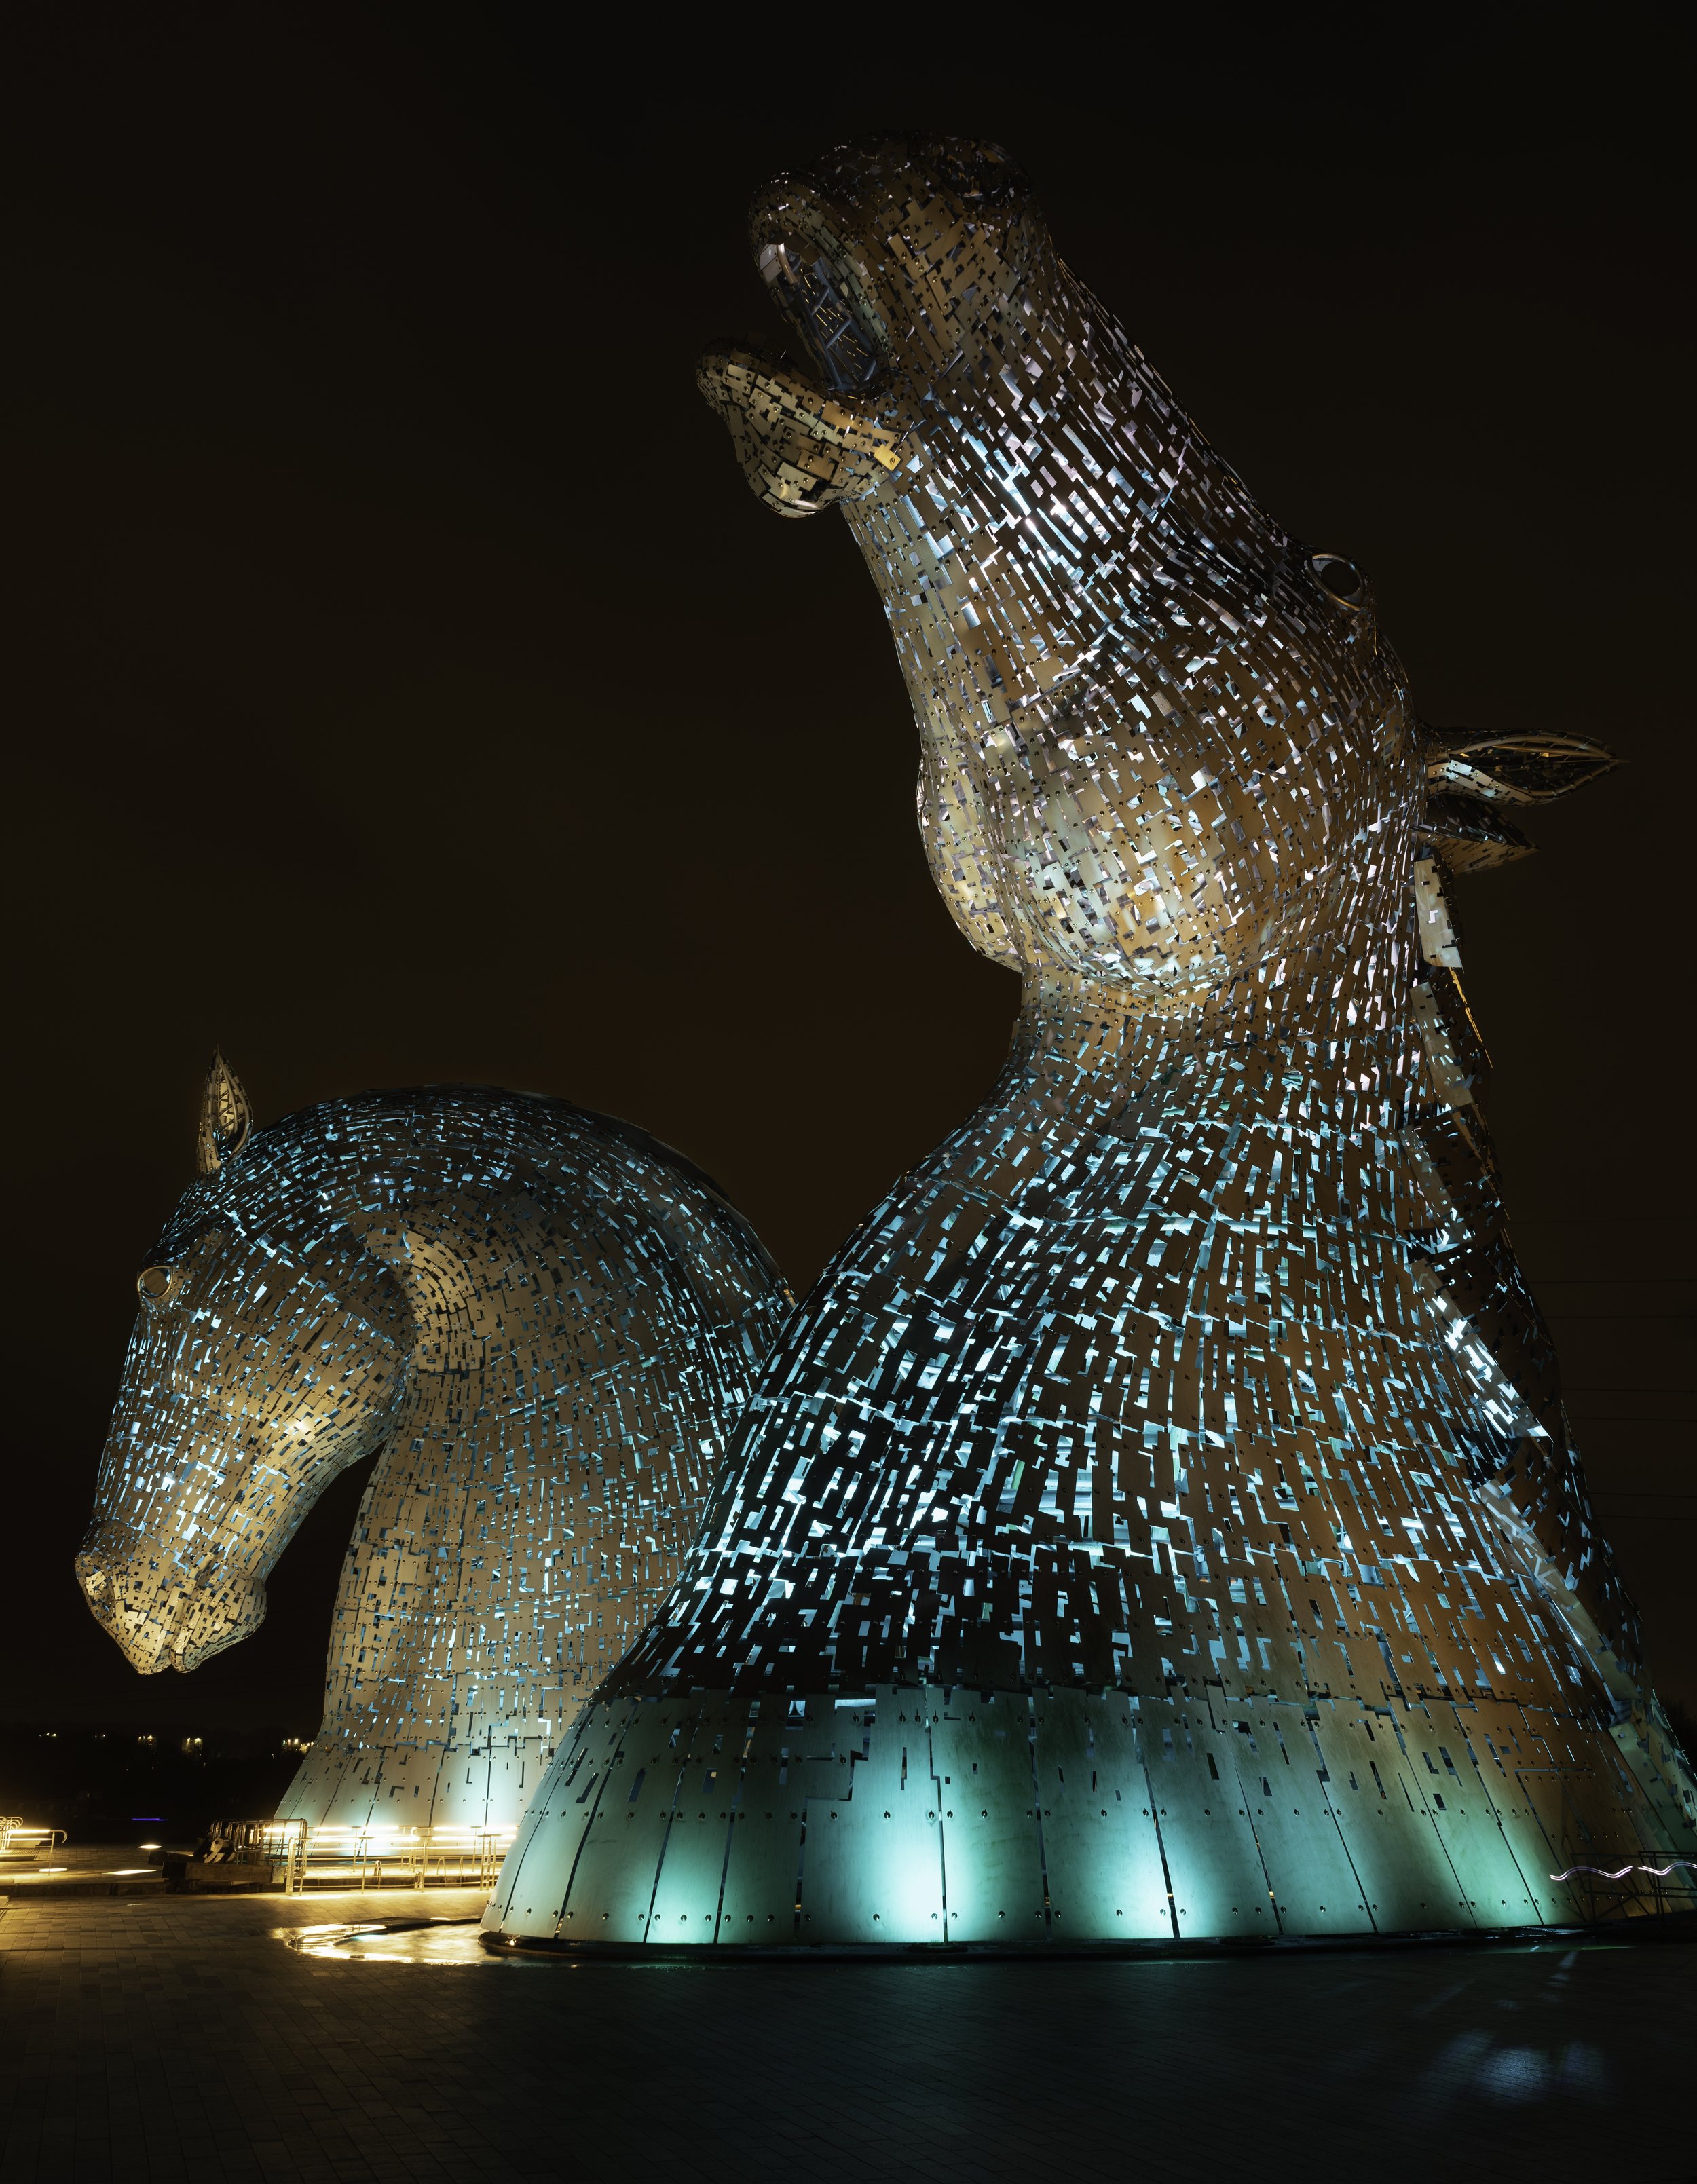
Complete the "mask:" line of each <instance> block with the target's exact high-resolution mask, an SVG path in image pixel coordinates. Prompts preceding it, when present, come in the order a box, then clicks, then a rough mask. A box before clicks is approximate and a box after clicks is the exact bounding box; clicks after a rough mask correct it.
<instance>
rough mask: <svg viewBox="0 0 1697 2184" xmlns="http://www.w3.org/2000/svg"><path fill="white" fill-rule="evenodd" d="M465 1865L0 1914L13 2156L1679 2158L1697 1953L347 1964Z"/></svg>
mask: <svg viewBox="0 0 1697 2184" xmlns="http://www.w3.org/2000/svg"><path fill="white" fill-rule="evenodd" d="M476 1908H477V1898H476V1897H475V1896H473V1895H472V1894H471V1893H470V1892H467V1893H466V1894H463V1895H462V1894H461V1893H459V1892H451V1893H450V1892H447V1891H436V1890H433V1891H432V1892H430V1893H429V1894H428V1895H427V1896H426V1897H418V1896H414V1897H411V1898H410V1901H409V1902H405V1903H401V1902H398V1900H397V1897H396V1896H395V1895H394V1893H386V1894H384V1895H383V1896H382V1897H364V1898H361V1897H354V1896H338V1897H309V1898H307V1899H304V1900H302V1899H299V1898H283V1897H243V1898H238V1899H236V1900H226V1901H221V1902H220V1901H218V1900H215V1899H202V1898H198V1897H179V1896H169V1897H85V1898H70V1899H67V1900H64V1901H59V1902H54V1903H32V1904H25V1903H20V1902H19V1901H18V1900H17V1898H15V1897H14V1900H13V1903H12V1907H11V1908H10V1909H9V1910H8V1911H7V1912H6V1913H5V1914H4V1915H3V1916H0V2179H3V2180H4V2184H25V2180H29V2181H30V2184H34V2181H35V2180H37V2179H40V2180H43V2184H47V2180H51V2184H59V2180H61V2179H64V2180H75V2184H82V2180H89V2184H93V2180H104V2179H107V2178H114V2179H116V2178H123V2179H126V2180H128V2179H137V2180H147V2184H152V2180H155V2179H160V2180H163V2179H170V2180H179V2179H181V2180H185V2184H187V2180H200V2179H205V2180H209V2184H210V2180H220V2184H221V2180H222V2179H224V2178H226V2177H239V2178H250V2177H251V2178H255V2179H263V2180H265V2184H271V2180H294V2179H308V2178H310V2179H320V2178H324V2179H329V2178H335V2179H348V2180H360V2184H365V2180H376V2179H388V2178H406V2179H423V2180H428V2181H429V2184H437V2180H444V2179H446V2180H459V2179H462V2178H464V2179H467V2180H482V2179H502V2180H505V2179H519V2178H522V2179H542V2178H547V2179H554V2178H567V2179H570V2178H576V2177H578V2176H582V2177H583V2178H584V2179H585V2180H586V2184H588V2180H591V2179H594V2180H595V2184H602V2180H604V2179H612V2180H616V2184H647V2180H648V2179H650V2178H651V2177H659V2178H664V2179H667V2180H678V2181H679V2184H683V2180H694V2179H696V2178H718V2177H727V2178H729V2177H735V2178H738V2179H751V2178H756V2179H763V2178H780V2177H781V2178H784V2179H786V2180H787V2179H791V2178H794V2179H797V2180H802V2179H806V2180H808V2184H812V2181H813V2180H829V2184H842V2180H851V2179H858V2178H862V2177H866V2178H886V2177H888V2178H899V2179H902V2180H906V2179H909V2178H923V2179H925V2180H927V2184H931V2180H935V2181H936V2184H952V2180H954V2179H956V2178H959V2179H963V2180H965V2179H968V2178H971V2179H980V2178H984V2177H995V2176H1020V2177H1022V2178H1024V2179H1027V2180H1033V2181H1034V2184H1038V2181H1039V2180H1043V2179H1047V2178H1049V2177H1067V2178H1079V2179H1091V2180H1094V2179H1097V2178H1100V2179H1104V2180H1105V2179H1113V2180H1114V2184H1129V2180H1132V2179H1136V2180H1142V2179H1143V2178H1145V2177H1154V2178H1163V2179H1164V2178H1169V2177H1171V2178H1180V2177H1182V2178H1186V2179H1190V2178H1195V2177H1197V2176H1202V2177H1211V2176H1219V2177H1220V2178H1221V2179H1225V2178H1227V2177H1230V2178H1231V2179H1233V2180H1236V2179H1243V2180H1248V2184H1269V2180H1271V2184H1280V2180H1282V2179H1284V2178H1287V2177H1289V2178H1301V2179H1303V2180H1305V2184H1318V2180H1322V2179H1328V2178H1337V2179H1352V2178H1354V2179H1360V2180H1363V2184H1378V2181H1379V2180H1382V2179H1387V2178H1400V2177H1415V2176H1420V2177H1421V2178H1423V2179H1429V2178H1434V2177H1437V2178H1444V2177H1449V2176H1455V2175H1457V2174H1460V2176H1477V2177H1480V2178H1483V2177H1486V2176H1490V2177H1492V2178H1493V2179H1498V2180H1500V2179H1504V2178H1521V2177H1537V2178H1538V2179H1539V2180H1540V2181H1541V2184H1542V2180H1559V2179H1566V2178H1574V2179H1577V2178H1581V2177H1583V2178H1586V2179H1587V2180H1595V2179H1597V2178H1599V2177H1601V2176H1608V2175H1611V2174H1614V2173H1617V2172H1622V2171H1624V2172H1626V2173H1628V2174H1630V2175H1631V2176H1633V2177H1635V2178H1636V2177H1646V2178H1648V2177H1667V2178H1672V2177H1684V2176H1691V2175H1693V2174H1694V2172H1697V2139H1694V2136H1693V2131H1692V2126H1691V2122H1690V2113H1691V2111H1690V2104H1689V2100H1688V2098H1687V2095H1688V2092H1689V2085H1690V2081H1691V2078H1692V2074H1693V2069H1694V2060H1697V1947H1680V1946H1671V1947H1661V1948H1635V1949H1627V1948H1602V1947H1594V1948H1584V1949H1565V1948H1558V1947H1543V1948H1540V1949H1538V1950H1536V1951H1518V1952H1510V1951H1501V1952H1493V1953H1483V1952H1479V1951H1476V1950H1465V1951H1464V1950H1457V1949H1447V1950H1437V1951H1433V1952H1430V1953H1415V1952H1407V1953H1387V1954H1382V1955H1372V1954H1368V1953H1362V1954H1357V1955H1334V1954H1326V1955H1323V1956H1310V1957H1303V1958H1273V1959H1268V1958H1258V1959H1253V1960H1247V1961H1246V1960H1241V1959H1240V1960H1237V1961H1233V1962H1226V1963H1217V1962H1210V1963H1198V1962H1184V1963H1170V1962H1169V1963H1153V1964H1151V1963H1143V1964H1102V1963H1091V1964H1080V1963H1064V1962H1058V1963H1047V1964H1007V1963H999V1964H997V1963H985V1962H978V1963H969V1964H865V1963H844V1962H835V1963H829V1962H821V1963H811V1964H773V1963H765V1964H691V1965H689V1966H684V1967H674V1966H671V1965H634V1966H625V1965H595V1966H578V1965H572V1964H560V1963H554V1962H546V1963H538V1962H535V1961H529V1962H517V1963H513V1962H503V1963H496V1962H492V1961H489V1960H487V1959H477V1960H474V1961H469V1962H466V1961H462V1962H460V1963H457V1964H431V1963H422V1962H420V1963H393V1962H388V1963H386V1962H381V1961H379V1962H353V1963H349V1962H346V1961H343V1960H339V1959H337V1958H323V1957H315V1956H310V1955H306V1954H303V1953H300V1952H299V1951H298V1950H296V1949H293V1948H290V1947H287V1946H285V1945H284V1943H283V1942H282V1941H281V1940H280V1939H278V1938H277V1935H278V1931H279V1930H280V1929H283V1928H285V1927H287V1928H295V1929H298V1928H299V1927H300V1926H302V1925H311V1924H317V1923H321V1922H323V1921H327V1920H334V1919H341V1920H352V1919H358V1918H360V1917H372V1918H394V1917H395V1916H397V1915H398V1914H399V1915H404V1914H405V1913H407V1912H409V1911H416V1910H419V1909H422V1910H423V1911H424V1912H426V1913H427V1914H435V1915H437V1916H438V1917H440V1916H452V1915H459V1916H462V1917H463V1916H466V1915H468V1914H471V1913H472V1912H473V1911H474V1910H475V1909H476Z"/></svg>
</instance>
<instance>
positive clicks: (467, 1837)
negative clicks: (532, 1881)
mask: <svg viewBox="0 0 1697 2184" xmlns="http://www.w3.org/2000/svg"><path fill="white" fill-rule="evenodd" d="M516 1832H517V1830H516V1829H515V1828H511V1827H505V1828H472V1827H440V1828H397V1827H366V1828H359V1827H317V1828H315V1827H310V1826H309V1825H307V1823H306V1822H305V1821H304V1820H299V1819H288V1820H215V1821H214V1822H213V1824H212V1830H211V1836H212V1840H211V1842H210V1844H209V1847H208V1848H207V1851H206V1853H205V1855H204V1858H199V1859H197V1860H196V1861H195V1863H196V1864H197V1865H198V1866H209V1865H223V1866H227V1867H229V1868H231V1869H232V1878H233V1869H235V1868H237V1867H240V1866H253V1867H255V1868H259V1867H264V1868H265V1869H266V1877H265V1880H260V1878H259V1876H258V1874H257V1873H256V1874H255V1875H254V1882H253V1885H254V1886H256V1887H266V1886H271V1887H281V1888H282V1891H283V1892H284V1894H285V1895H289V1896H299V1895H304V1893H305V1892H306V1890H307V1889H308V1888H309V1887H337V1888H362V1889H363V1888H396V1887H399V1888H472V1887H477V1888H483V1889H491V1888H493V1887H494V1885H495V1876H496V1875H498V1874H499V1873H500V1867H501V1860H502V1859H503V1858H505V1856H506V1853H507V1846H508V1845H509V1844H510V1843H511V1841H512V1839H513V1836H515V1834H516ZM189 1877H190V1880H191V1881H193V1880H194V1879H196V1878H197V1876H196V1875H194V1874H193V1873H191V1875H190V1876H189Z"/></svg>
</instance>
